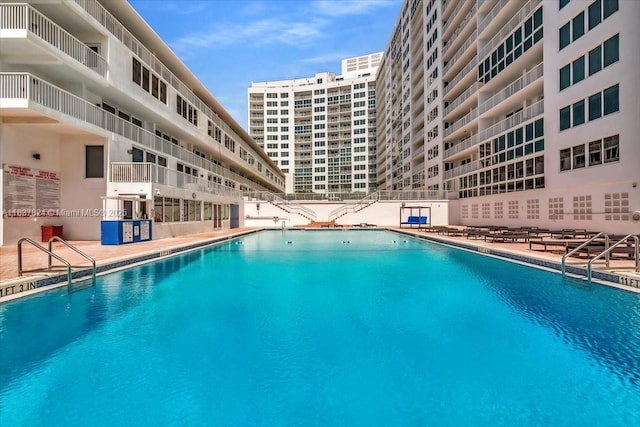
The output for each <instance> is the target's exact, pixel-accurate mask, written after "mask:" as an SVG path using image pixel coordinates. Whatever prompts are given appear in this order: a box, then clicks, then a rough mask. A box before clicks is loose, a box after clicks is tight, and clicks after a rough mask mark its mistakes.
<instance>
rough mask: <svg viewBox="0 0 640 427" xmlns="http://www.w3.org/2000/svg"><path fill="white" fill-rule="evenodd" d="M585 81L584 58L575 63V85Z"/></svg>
mask: <svg viewBox="0 0 640 427" xmlns="http://www.w3.org/2000/svg"><path fill="white" fill-rule="evenodd" d="M581 80H584V56H581V57H580V58H578V59H576V60H575V61H573V84H576V83H578V82H579V81H581Z"/></svg>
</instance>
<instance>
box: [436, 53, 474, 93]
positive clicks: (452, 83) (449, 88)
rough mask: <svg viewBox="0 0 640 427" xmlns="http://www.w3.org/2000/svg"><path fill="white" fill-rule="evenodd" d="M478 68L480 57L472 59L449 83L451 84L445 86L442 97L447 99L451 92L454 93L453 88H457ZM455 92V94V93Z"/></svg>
mask: <svg viewBox="0 0 640 427" xmlns="http://www.w3.org/2000/svg"><path fill="white" fill-rule="evenodd" d="M477 66H478V57H477V56H474V57H473V58H471V61H469V63H468V64H467V65H466V66H465V67H464V68H463V69H462V70H461V71H460V72H459V73H458V74H456V76H455V77H454V78H453V79H452V80H451V81H450V82H449V84H448V85H447V86H445V88H444V90H443V92H444V93H443V94H442V96H443V97H446V96H447V95H449V94H450V92H452V91H453V88H454V87H456V85H457V84H458V83H460V82H461V81H462V80H463V79H464V78H465V77H467V76H468V75H469V73H471V72H472V71H476V68H477ZM475 75H476V73H474V77H475ZM474 80H475V78H474ZM453 92H454V93H455V91H453Z"/></svg>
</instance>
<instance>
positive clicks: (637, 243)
mask: <svg viewBox="0 0 640 427" xmlns="http://www.w3.org/2000/svg"><path fill="white" fill-rule="evenodd" d="M630 238H633V240H634V242H635V245H634V248H635V251H634V258H635V270H636V273H637V272H639V271H640V262H639V257H640V255H639V252H640V251H639V250H638V247H639V246H640V239H638V236H636V235H635V234H629V235H627V236H625V237H624V238H623V239H621V240H619V241H617V242H616V243H614V244H613V245H611V246H609V247H608V248H607V249H605V250H604V251H603V252H600V253H599V254H598V255H596V256H595V257H593V258H592V259H590V260H589V263H588V264H587V280H588V281H589V282H590V281H591V263H592V262H593V261H595V260H597V259H599V258H600V257H602V256H603V255H606V256H607V261H608V259H609V258H608V256H609V252H611V251H612V250H613V249H614V248H615V247H617V246H618V245H620V244H622V242H626V241H627V240H628V239H630ZM608 266H609V265H608V263H607V267H608Z"/></svg>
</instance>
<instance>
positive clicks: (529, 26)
mask: <svg viewBox="0 0 640 427" xmlns="http://www.w3.org/2000/svg"><path fill="white" fill-rule="evenodd" d="M531 34H533V17H531V18H529V19H527V20H526V21H525V22H524V38H525V39H526V38H527V37H529V36H530V35H531Z"/></svg>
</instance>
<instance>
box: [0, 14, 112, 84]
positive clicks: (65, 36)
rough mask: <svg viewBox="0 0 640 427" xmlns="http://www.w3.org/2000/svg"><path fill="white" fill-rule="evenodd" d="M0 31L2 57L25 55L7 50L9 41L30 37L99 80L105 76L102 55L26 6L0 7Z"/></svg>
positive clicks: (105, 63) (105, 64)
mask: <svg viewBox="0 0 640 427" xmlns="http://www.w3.org/2000/svg"><path fill="white" fill-rule="evenodd" d="M0 31H1V32H2V39H3V42H2V43H3V44H4V45H5V47H4V48H3V50H4V51H5V52H3V54H4V55H7V56H8V55H14V54H15V55H20V54H21V53H23V54H28V52H25V51H24V47H23V46H15V48H14V49H13V50H14V52H9V53H8V52H6V51H7V50H9V40H11V39H18V38H25V37H29V36H30V35H31V36H36V37H38V38H40V39H41V40H43V41H44V42H46V43H48V44H49V45H50V46H52V47H53V48H55V49H57V50H59V51H60V52H62V53H64V54H66V55H67V56H69V57H71V58H73V59H74V60H75V61H77V62H78V63H80V64H82V65H84V66H85V67H87V68H88V69H89V70H91V71H93V72H95V73H97V74H99V75H101V76H102V77H105V76H106V75H107V61H106V60H105V59H104V58H103V57H102V56H100V55H98V54H97V53H96V52H94V51H93V50H91V49H90V48H89V47H88V46H87V45H85V44H84V43H82V42H81V41H80V40H78V39H77V38H75V37H74V36H72V35H71V34H69V33H68V32H66V31H65V30H64V29H62V27H60V26H58V25H57V24H55V23H54V22H53V21H51V20H50V19H49V18H47V17H46V16H44V15H43V14H41V13H40V12H38V11H37V10H36V9H34V8H33V7H31V6H29V5H27V4H0Z"/></svg>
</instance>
